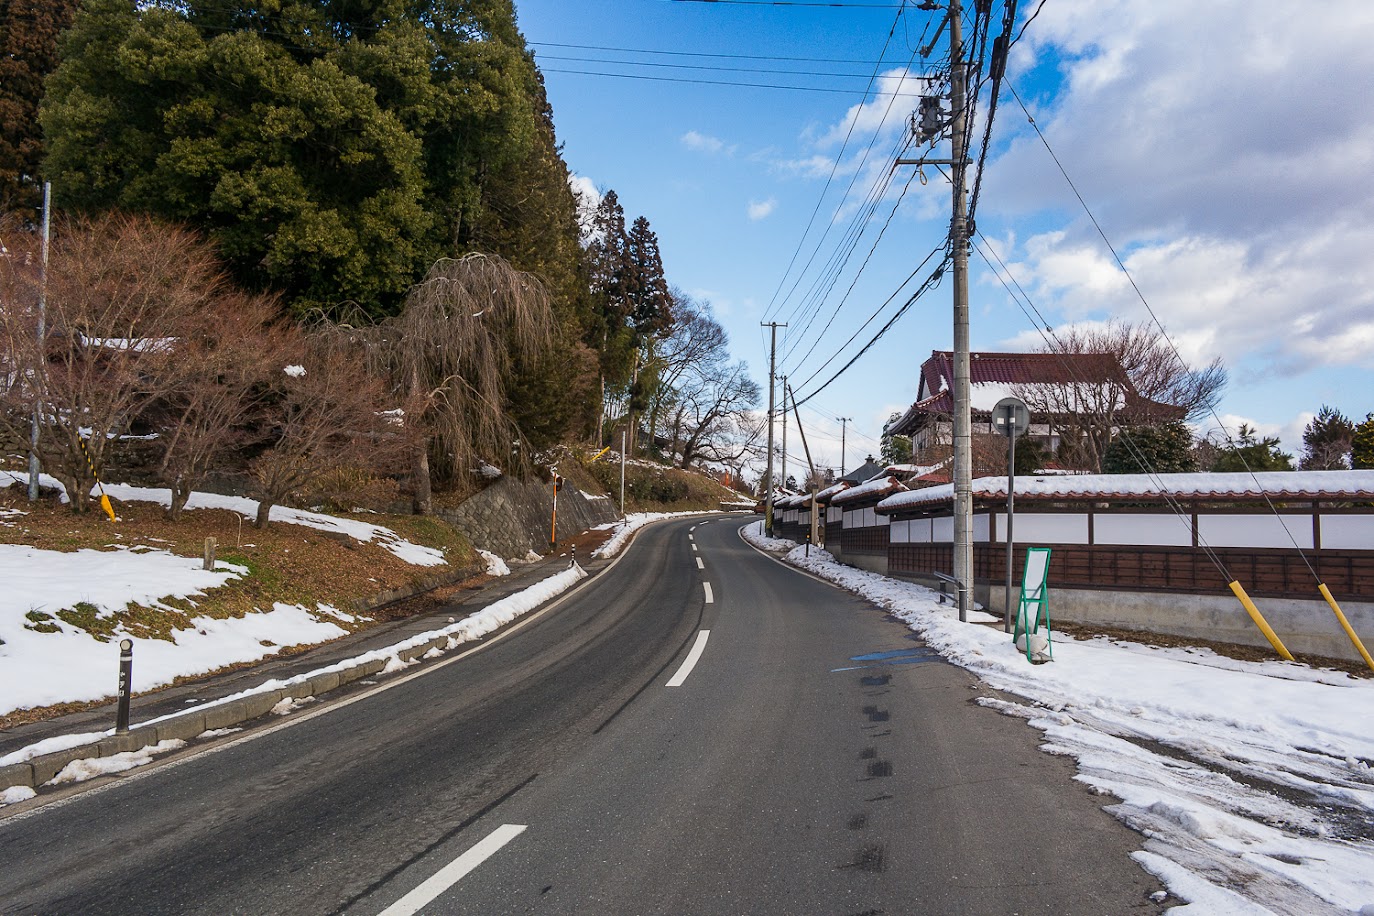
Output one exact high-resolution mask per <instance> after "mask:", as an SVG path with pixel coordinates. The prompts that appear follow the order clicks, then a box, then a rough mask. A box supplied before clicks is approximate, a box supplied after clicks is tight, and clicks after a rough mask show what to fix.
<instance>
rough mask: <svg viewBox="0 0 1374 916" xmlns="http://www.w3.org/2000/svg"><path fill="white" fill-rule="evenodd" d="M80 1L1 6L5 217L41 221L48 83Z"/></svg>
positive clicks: (1, 194) (3, 1)
mask: <svg viewBox="0 0 1374 916" xmlns="http://www.w3.org/2000/svg"><path fill="white" fill-rule="evenodd" d="M79 3H80V0H0V212H3V211H10V212H15V211H17V212H18V215H19V216H20V217H21V218H22V219H24V220H26V221H33V220H36V218H37V216H38V209H39V207H41V206H42V203H43V194H42V181H41V179H40V178H39V175H40V164H41V162H42V158H43V132H42V130H41V128H40V127H39V124H38V105H39V103H40V102H41V101H42V99H43V81H44V79H46V78H47V76H48V74H49V73H51V72H52V71H53V70H54V69H56V67H57V36H58V34H59V33H60V32H61V31H62V30H63V29H66V28H67V27H68V26H70V25H71V24H72V17H73V16H74V15H75V14H76V8H77V5H78V4H79Z"/></svg>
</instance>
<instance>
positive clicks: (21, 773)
mask: <svg viewBox="0 0 1374 916" xmlns="http://www.w3.org/2000/svg"><path fill="white" fill-rule="evenodd" d="M448 640H449V637H447V636H437V637H435V638H434V639H431V640H429V641H427V642H425V643H424V644H423V645H419V646H412V647H410V648H408V649H400V650H398V651H397V652H396V653H395V654H396V655H397V656H398V657H399V658H400V659H401V660H402V661H407V662H408V661H412V660H414V659H417V658H419V657H420V656H421V655H424V654H425V653H426V652H428V651H430V650H431V649H435V648H440V649H442V648H443V647H445V646H447V645H448ZM385 667H386V661H385V659H379V658H374V659H368V660H367V661H365V662H360V663H359V664H356V665H351V666H349V667H347V668H343V669H341V670H338V671H322V672H320V673H318V674H315V675H312V676H311V677H309V678H307V679H306V680H304V681H302V682H301V683H299V684H293V685H291V686H290V687H282V688H278V689H276V690H265V691H263V692H261V693H254V694H249V695H248V696H246V697H240V698H238V699H236V700H229V701H228V702H225V703H217V704H214V705H212V706H206V707H202V708H200V709H192V710H188V711H187V712H185V713H182V714H179V715H176V716H174V717H172V718H168V719H164V720H162V721H160V722H155V723H152V724H149V725H142V726H139V727H137V728H134V729H131V730H130V731H129V732H128V733H127V734H123V735H105V736H104V737H102V738H100V739H98V740H95V741H92V742H89V743H87V744H81V745H77V746H76V747H70V748H66V749H65V750H61V751H53V752H51V753H48V754H39V755H37V756H35V757H33V758H31V759H29V760H26V761H23V762H21V763H12V764H7V765H6V766H3V767H0V790H4V789H8V788H11V787H13V786H25V787H27V788H30V789H38V788H40V787H41V786H43V785H44V784H45V783H47V782H49V781H50V780H52V779H53V777H55V776H56V775H57V774H58V773H60V772H62V769H63V767H65V766H66V765H67V764H69V763H71V762H72V761H74V760H85V759H87V758H91V757H112V756H114V755H115V754H123V753H128V752H130V751H137V750H142V749H143V748H145V747H149V746H151V745H154V744H157V743H159V742H161V741H166V740H168V739H173V738H175V739H180V740H182V741H191V740H194V739H195V738H197V737H199V736H200V735H201V734H202V733H203V732H206V731H209V730H211V729H217V728H232V727H234V726H237V725H242V724H243V723H245V722H251V721H253V720H254V719H260V718H262V717H263V716H265V715H268V714H269V713H271V711H272V707H274V706H276V705H277V704H278V703H280V702H281V701H282V700H286V699H295V700H301V699H306V698H308V697H318V696H322V695H324V694H326V693H328V692H330V691H332V690H336V689H338V688H339V687H342V686H344V685H345V684H350V683H352V682H353V681H357V680H361V679H362V678H365V677H369V676H371V675H374V674H378V673H380V672H381V670H382V669H383V668H385Z"/></svg>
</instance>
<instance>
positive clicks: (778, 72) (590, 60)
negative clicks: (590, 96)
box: [538, 54, 868, 80]
mask: <svg viewBox="0 0 1374 916" xmlns="http://www.w3.org/2000/svg"><path fill="white" fill-rule="evenodd" d="M538 59H539V60H561V61H570V62H573V63H583V64H607V65H611V66H617V67H655V68H658V69H663V70H704V71H707V72H710V73H767V74H772V75H775V76H824V77H829V78H832V79H848V80H866V79H868V76H867V75H866V74H863V73H836V72H834V71H826V70H789V69H778V68H768V67H722V66H720V65H718V64H711V65H707V64H669V63H662V62H659V61H653V60H611V59H606V58H602V57H578V56H576V55H568V54H541V55H539V57H538Z"/></svg>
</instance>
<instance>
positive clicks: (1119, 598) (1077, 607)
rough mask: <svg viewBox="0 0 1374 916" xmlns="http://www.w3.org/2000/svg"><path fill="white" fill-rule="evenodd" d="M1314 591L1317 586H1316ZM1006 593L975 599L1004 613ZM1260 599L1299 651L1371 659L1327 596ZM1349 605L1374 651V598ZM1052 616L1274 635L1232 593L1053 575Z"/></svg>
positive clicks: (1265, 643)
mask: <svg viewBox="0 0 1374 916" xmlns="http://www.w3.org/2000/svg"><path fill="white" fill-rule="evenodd" d="M1313 592H1314V593H1315V592H1316V589H1315V587H1314V588H1313ZM1005 593H1006V587H1005V585H1001V584H998V585H986V584H983V585H978V586H977V587H975V589H974V600H976V601H978V602H980V603H981V604H982V605H983V606H984V607H986V608H988V609H989V610H991V611H992V612H994V613H999V614H1000V613H1001V612H1002V609H1003V608H1004V607H1005V603H1004V602H1005V597H1004V596H1005ZM1020 593H1021V589H1020V588H1019V587H1013V588H1012V598H1013V600H1014V599H1016V598H1018V597H1019V596H1020ZM1339 600H1340V599H1339V597H1338V598H1337V601H1338V602H1339ZM1255 605H1256V607H1258V608H1259V610H1260V613H1261V614H1263V615H1264V619H1265V620H1267V621H1269V625H1270V626H1271V627H1273V629H1274V632H1275V633H1277V634H1278V637H1279V639H1281V640H1283V644H1284V645H1285V646H1287V647H1288V649H1289V651H1291V652H1292V653H1293V654H1294V655H1299V656H1301V655H1321V656H1325V657H1327V658H1339V659H1346V660H1349V661H1356V662H1363V659H1362V658H1361V657H1360V653H1359V652H1358V651H1357V650H1356V649H1355V646H1354V644H1353V643H1351V641H1350V639H1349V637H1347V636H1346V635H1345V630H1343V629H1342V628H1341V625H1340V622H1339V621H1337V620H1336V615H1335V614H1333V613H1332V612H1331V608H1330V607H1328V606H1327V604H1326V602H1325V601H1323V600H1322V599H1321V598H1320V597H1318V598H1317V600H1315V601H1306V600H1300V599H1292V598H1262V599H1259V600H1257V601H1256V602H1255ZM1013 607H1015V605H1013ZM1341 610H1342V611H1343V612H1345V616H1346V618H1347V619H1348V620H1349V621H1350V625H1351V627H1352V628H1353V629H1354V630H1355V632H1356V633H1357V634H1358V635H1359V637H1360V639H1361V640H1363V642H1364V644H1365V648H1366V649H1368V650H1370V651H1371V652H1374V604H1371V603H1368V602H1341ZM1050 620H1051V621H1054V620H1065V621H1070V622H1072V623H1084V624H1101V625H1104V626H1110V627H1120V628H1122V629H1127V630H1142V631H1144V632H1148V633H1167V634H1169V635H1172V636H1182V637H1185V638H1186V637H1192V638H1199V639H1210V640H1215V641H1217V642H1229V643H1235V644H1237V645H1242V646H1258V647H1260V648H1268V647H1269V640H1267V639H1265V638H1264V634H1263V633H1261V632H1260V631H1259V629H1258V628H1257V627H1256V626H1255V625H1254V623H1253V622H1252V621H1251V620H1250V615H1249V614H1247V613H1246V612H1245V608H1244V607H1242V606H1241V603H1240V602H1239V601H1237V600H1236V599H1235V598H1234V597H1231V596H1221V595H1180V594H1173V593H1168V592H1126V591H1105V590H1102V591H1098V590H1093V589H1081V588H1061V589H1056V588H1054V583H1053V582H1051V583H1050Z"/></svg>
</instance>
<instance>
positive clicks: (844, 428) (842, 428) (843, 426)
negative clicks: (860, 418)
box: [835, 417, 854, 477]
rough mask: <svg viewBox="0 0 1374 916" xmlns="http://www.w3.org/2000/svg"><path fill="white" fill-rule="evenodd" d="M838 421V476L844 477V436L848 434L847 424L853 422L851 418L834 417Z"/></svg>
mask: <svg viewBox="0 0 1374 916" xmlns="http://www.w3.org/2000/svg"><path fill="white" fill-rule="evenodd" d="M835 419H836V420H839V421H840V476H841V477H843V476H844V451H845V448H844V446H845V435H846V434H847V433H848V432H849V424H850V423H852V422H853V421H854V418H853V417H836V418H835Z"/></svg>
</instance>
